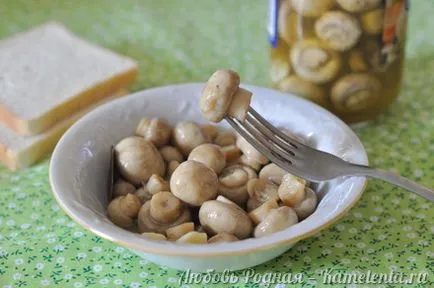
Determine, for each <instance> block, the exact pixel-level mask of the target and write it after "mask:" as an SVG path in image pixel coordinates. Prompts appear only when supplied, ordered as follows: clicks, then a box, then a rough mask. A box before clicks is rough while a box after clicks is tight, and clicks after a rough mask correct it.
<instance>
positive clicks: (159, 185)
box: [146, 174, 170, 195]
mask: <svg viewBox="0 0 434 288" xmlns="http://www.w3.org/2000/svg"><path fill="white" fill-rule="evenodd" d="M146 189H147V190H148V192H149V193H150V194H151V195H154V194H156V193H158V192H160V191H169V190H170V186H169V183H168V182H167V181H166V180H164V179H163V177H161V176H159V175H157V174H152V176H151V177H150V178H149V180H148V183H146Z"/></svg>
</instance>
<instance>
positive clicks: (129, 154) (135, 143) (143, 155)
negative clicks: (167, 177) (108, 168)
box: [114, 136, 166, 185]
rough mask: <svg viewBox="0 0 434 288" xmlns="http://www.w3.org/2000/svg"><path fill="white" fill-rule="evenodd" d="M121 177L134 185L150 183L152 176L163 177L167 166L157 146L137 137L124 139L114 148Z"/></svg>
mask: <svg viewBox="0 0 434 288" xmlns="http://www.w3.org/2000/svg"><path fill="white" fill-rule="evenodd" d="M114 149H115V153H116V164H117V165H116V166H117V168H118V170H119V173H120V174H121V176H122V177H123V178H124V179H126V180H127V181H128V182H131V183H132V184H134V185H140V184H141V183H143V182H146V181H148V179H149V177H151V175H152V174H157V175H160V176H163V175H164V173H165V172H166V164H165V163H164V160H163V158H162V157H161V155H160V153H159V152H158V150H157V149H156V148H155V146H154V145H153V144H152V143H151V142H149V141H146V140H145V139H143V138H141V137H137V136H132V137H127V138H124V139H122V140H121V141H120V142H119V143H118V144H116V146H115V147H114Z"/></svg>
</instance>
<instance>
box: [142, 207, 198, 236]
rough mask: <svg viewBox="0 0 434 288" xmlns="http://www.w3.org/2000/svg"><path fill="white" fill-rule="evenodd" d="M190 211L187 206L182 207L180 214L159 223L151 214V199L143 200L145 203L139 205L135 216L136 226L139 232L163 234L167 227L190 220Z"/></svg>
mask: <svg viewBox="0 0 434 288" xmlns="http://www.w3.org/2000/svg"><path fill="white" fill-rule="evenodd" d="M190 221H191V213H190V209H188V207H186V206H185V207H184V209H183V210H182V213H181V215H180V216H179V217H178V218H177V219H175V220H174V221H172V222H170V223H161V222H159V221H157V220H155V219H154V218H152V216H151V201H147V202H145V204H143V205H142V207H140V210H139V213H138V216H137V227H138V230H139V232H140V233H144V232H156V233H161V234H164V233H165V232H166V230H167V229H169V228H171V227H174V226H178V225H179V224H182V223H185V222H190Z"/></svg>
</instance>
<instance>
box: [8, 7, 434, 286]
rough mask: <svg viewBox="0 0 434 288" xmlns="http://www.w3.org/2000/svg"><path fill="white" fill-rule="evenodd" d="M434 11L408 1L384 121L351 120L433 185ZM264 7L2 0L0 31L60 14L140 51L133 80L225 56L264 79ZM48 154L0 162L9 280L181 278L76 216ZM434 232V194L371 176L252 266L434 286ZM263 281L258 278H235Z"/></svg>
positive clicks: (72, 282)
mask: <svg viewBox="0 0 434 288" xmlns="http://www.w3.org/2000/svg"><path fill="white" fill-rule="evenodd" d="M433 12H434V1H431V0H417V1H416V0H413V1H411V10H410V23H409V41H408V45H407V61H406V73H405V83H404V86H403V91H402V93H401V97H400V98H399V100H398V101H397V102H396V103H395V104H394V105H393V106H392V107H391V109H390V110H389V111H388V112H387V113H385V115H384V116H383V117H380V119H378V120H377V121H374V122H372V123H368V124H363V125H358V126H357V127H354V129H355V131H356V133H357V134H358V135H359V136H360V138H361V139H362V141H363V143H364V145H365V147H366V149H367V151H368V153H369V158H370V162H371V163H372V164H375V165H379V166H382V167H384V168H386V169H390V170H396V171H399V172H400V173H402V174H403V175H404V176H408V177H410V178H413V179H415V180H417V181H420V182H421V183H424V184H425V185H427V186H430V187H433V186H434V156H433V155H434V76H433V74H434V41H433V39H434V30H432V27H434V17H432V14H433ZM266 15H267V1H265V0H262V1H260V0H242V1H241V0H237V1H232V0H220V1H215V0H201V1H194V0H191V1H188V0H183V1H181V0H160V1H156V0H147V1H144V0H143V1H139V0H137V1H117V0H113V1H103V0H92V1H89V0H81V1H55V0H32V1H31V0H26V1H24V0H0V38H3V37H6V36H9V35H12V34H14V33H16V32H19V31H23V30H25V29H28V28H30V27H32V26H34V25H37V24H40V23H42V22H44V21H47V20H50V19H56V20H59V21H62V22H63V23H65V24H66V25H67V26H68V27H69V28H70V29H72V30H73V31H74V32H76V33H78V34H80V35H81V36H83V37H85V38H87V39H89V40H91V41H94V42H96V43H99V44H102V45H104V46H105V47H108V48H110V49H113V50H116V51H119V52H122V53H124V54H127V55H130V56H132V57H134V58H136V59H137V60H138V61H139V63H140V78H139V80H138V81H137V82H136V84H135V85H134V86H133V87H132V89H133V90H134V91H136V90H139V89H143V88H147V87H152V86H158V85H165V84H169V83H179V82H185V81H204V80H206V78H207V76H208V75H209V74H210V73H211V72H213V70H215V69H217V68H220V67H230V68H233V69H235V70H237V71H240V74H241V77H242V79H244V80H246V82H249V83H253V84H257V85H267V81H268V80H267V69H266V67H267V45H268V44H267V35H266V20H267V18H266ZM211 20H212V21H211ZM48 161H49V160H45V161H43V162H42V163H39V164H38V165H35V166H34V167H32V168H30V169H24V170H22V171H19V172H15V173H11V172H9V171H7V170H6V169H5V168H4V167H0V196H1V197H0V207H1V208H0V288H1V287H42V286H48V287H54V286H59V287H179V284H178V280H179V278H180V275H181V272H178V271H175V270H171V269H167V268H166V267H159V266H156V265H154V264H152V263H150V262H148V261H146V260H143V259H140V258H139V257H137V256H135V255H133V254H131V253H130V252H129V251H128V250H127V249H124V248H122V247H118V246H116V245H114V244H112V243H110V242H108V241H105V240H103V239H101V238H99V237H97V236H95V235H93V234H90V233H89V232H87V231H85V230H84V229H82V228H81V227H80V226H78V225H77V224H75V223H74V222H73V221H71V219H70V218H68V217H67V216H66V215H65V213H63V211H62V210H61V209H60V208H59V206H58V205H57V204H56V202H55V201H54V199H53V197H52V195H51V191H50V186H49V183H48ZM433 238H434V207H433V204H431V203H428V202H427V201H424V200H423V199H421V198H419V197H416V196H415V195H412V194H411V193H408V192H406V191H404V190H402V189H399V188H396V187H394V186H391V185H388V184H386V183H383V182H380V181H374V180H373V181H370V183H369V185H368V188H367V190H366V192H365V194H364V196H363V197H362V199H361V200H360V202H359V203H358V204H357V205H356V207H355V208H353V209H352V210H351V211H350V212H349V213H348V214H347V215H346V216H345V217H344V218H343V219H342V220H340V221H339V222H338V223H337V224H335V225H333V226H332V227H330V228H328V229H326V230H324V231H322V232H321V233H319V234H317V235H315V236H314V237H312V238H310V239H306V240H304V241H301V242H299V243H298V244H297V245H296V246H295V247H294V248H293V249H291V250H290V251H288V252H287V253H285V254H284V255H283V256H282V257H279V258H278V259H275V260H273V261H270V262H269V263H266V264H264V265H261V266H258V267H256V268H255V271H256V272H258V273H260V274H262V275H265V273H266V272H271V271H274V272H292V273H303V274H304V277H305V278H306V279H307V278H309V277H313V278H315V279H316V281H315V280H314V279H310V280H309V281H307V282H306V283H305V284H303V286H306V287H309V286H312V285H315V283H316V286H317V287H321V286H323V284H321V283H322V282H321V281H322V278H321V277H320V276H319V273H320V272H321V271H323V270H325V269H330V268H333V269H335V271H340V272H351V271H359V272H362V273H368V271H371V272H373V273H381V272H385V273H386V272H387V273H388V272H389V271H391V270H392V271H396V272H401V273H404V274H406V275H409V274H410V273H412V272H413V273H423V272H425V273H428V278H427V282H425V284H419V285H416V284H413V286H419V287H430V285H433V282H432V281H433V279H434V275H433V274H434V241H433V240H434V239H433ZM237 275H242V272H239V274H237ZM263 285H264V284H261V283H255V282H254V281H250V282H249V283H247V284H245V283H243V282H240V283H237V284H233V287H261V286H263ZM201 286H202V285H201V284H185V285H184V286H183V287H201ZM207 286H212V285H207ZM214 286H215V287H223V286H224V285H223V284H216V285H214ZM274 286H276V287H289V285H286V286H285V284H277V285H276V284H272V285H271V287H274ZM341 286H342V285H341ZM366 286H367V285H364V284H353V285H350V287H366ZM400 286H403V284H383V285H377V286H376V287H400ZM431 287H434V286H431Z"/></svg>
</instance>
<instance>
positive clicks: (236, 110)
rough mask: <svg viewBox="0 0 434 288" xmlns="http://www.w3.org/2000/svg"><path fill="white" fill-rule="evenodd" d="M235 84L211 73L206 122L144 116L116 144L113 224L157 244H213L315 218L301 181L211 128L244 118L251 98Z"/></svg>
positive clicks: (225, 73)
mask: <svg viewBox="0 0 434 288" xmlns="http://www.w3.org/2000/svg"><path fill="white" fill-rule="evenodd" d="M239 84H240V80H239V76H238V74H237V73H236V72H234V71H231V70H217V71H216V72H215V73H213V75H211V77H210V79H209V80H208V82H207V83H206V84H205V87H204V89H203V91H202V96H201V99H200V102H199V108H200V111H201V113H202V115H203V116H204V118H205V119H207V120H209V121H210V123H209V124H199V123H196V122H194V121H190V120H183V121H180V122H179V123H176V124H174V125H171V124H169V123H168V122H167V121H166V120H164V119H160V118H151V119H149V118H143V119H141V120H140V121H139V123H138V124H137V128H136V130H135V135H130V136H127V137H125V138H124V139H121V140H120V141H119V142H118V143H116V145H115V146H114V161H113V163H114V169H116V172H118V173H114V174H116V175H118V177H117V179H114V181H113V187H110V188H111V191H112V199H109V200H110V201H109V204H108V207H107V215H108V217H109V219H110V220H111V221H112V222H113V224H115V225H117V226H119V227H121V228H124V229H127V230H129V231H135V232H137V233H140V235H141V236H143V237H145V238H147V239H150V240H155V241H173V242H177V243H183V244H185V243H189V244H205V243H207V244H214V243H221V242H233V241H240V240H244V239H248V238H253V237H254V238H259V237H265V236H268V235H271V234H273V233H276V232H279V231H283V230H285V229H287V228H290V227H291V226H293V225H296V224H297V223H299V222H300V221H303V220H304V219H306V218H308V217H309V216H310V215H312V213H314V211H315V209H316V207H317V204H318V198H317V194H316V192H315V191H314V190H313V189H312V188H311V187H310V185H309V183H308V182H307V181H306V180H304V179H301V178H299V177H297V176H295V175H292V174H290V173H288V172H287V171H285V170H283V169H281V168H280V167H279V166H277V165H276V164H274V163H271V162H270V160H269V159H268V158H267V157H265V156H264V155H262V154H261V153H260V152H259V151H258V150H256V149H255V148H254V147H253V146H252V145H251V144H250V143H249V142H247V141H246V140H245V139H244V138H243V137H241V136H240V135H239V134H237V133H234V132H233V131H231V130H227V129H223V128H221V127H219V126H217V124H216V123H218V122H220V121H221V120H222V119H223V118H224V117H226V115H231V116H232V117H236V118H237V119H239V120H240V121H243V119H244V118H245V115H246V112H247V110H248V108H249V107H250V99H251V96H252V93H251V92H249V91H247V90H245V89H242V88H240V87H239ZM217 100H218V101H217ZM284 132H285V133H287V134H290V136H291V137H298V136H296V135H291V132H289V131H288V130H284ZM298 140H299V141H302V142H304V143H305V144H306V145H308V143H307V142H306V141H305V140H303V139H301V138H299V139H298Z"/></svg>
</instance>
